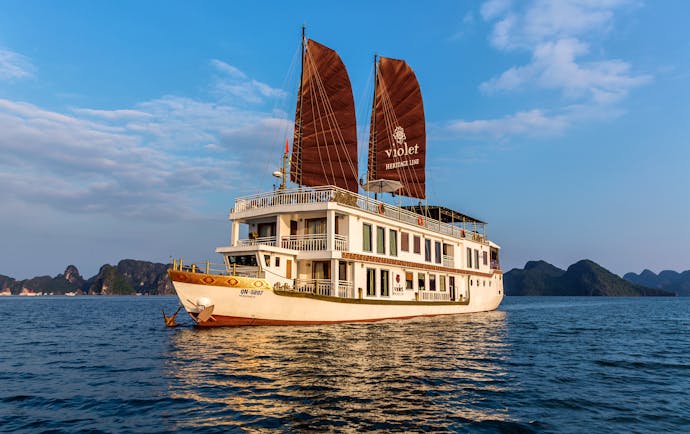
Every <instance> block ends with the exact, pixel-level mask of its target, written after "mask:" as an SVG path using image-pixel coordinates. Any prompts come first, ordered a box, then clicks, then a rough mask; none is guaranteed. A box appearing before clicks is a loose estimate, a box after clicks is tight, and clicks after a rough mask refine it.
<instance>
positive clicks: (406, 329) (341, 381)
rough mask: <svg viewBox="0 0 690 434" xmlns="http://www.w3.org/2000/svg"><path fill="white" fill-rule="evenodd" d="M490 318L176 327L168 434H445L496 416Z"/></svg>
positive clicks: (499, 324) (502, 377) (501, 416)
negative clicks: (424, 433) (176, 405)
mask: <svg viewBox="0 0 690 434" xmlns="http://www.w3.org/2000/svg"><path fill="white" fill-rule="evenodd" d="M505 335H506V319H505V313H504V312H502V311H494V312H488V313H481V314H472V315H464V316H449V317H436V318H420V319H414V320H408V321H388V322H380V323H374V324H341V325H329V326H318V327H316V326H315V327H256V328H223V329H210V330H200V329H182V330H178V331H177V332H176V333H175V334H174V335H172V336H171V345H170V351H169V354H167V355H166V357H165V360H166V375H167V377H168V378H169V392H170V395H171V397H172V398H176V399H184V400H186V401H192V403H194V402H196V404H197V405H192V407H196V408H194V410H193V411H190V412H189V413H188V414H187V415H185V417H184V418H182V419H184V422H180V424H179V425H178V426H177V428H192V427H196V428H202V427H206V428H208V427H218V428H221V427H225V428H231V427H240V426H241V427H243V428H245V429H249V428H252V429H257V430H263V429H271V428H279V427H281V428H283V429H288V430H310V429H319V430H324V429H331V430H332V429H337V430H353V431H357V430H363V429H364V430H370V429H380V430H391V429H393V430H403V429H404V430H448V429H453V427H455V428H460V427H463V426H467V425H468V424H475V423H478V422H482V421H491V422H492V423H500V422H501V421H505V420H506V419H507V410H506V409H505V408H503V407H502V405H501V402H500V401H501V399H500V394H501V393H503V392H504V391H505V388H506V387H507V386H508V384H509V378H507V377H508V376H507V372H506V371H505V365H504V364H503V363H501V362H502V361H503V360H505V358H506V357H507V355H508V352H509V350H510V349H509V348H508V345H507V344H506V340H505Z"/></svg>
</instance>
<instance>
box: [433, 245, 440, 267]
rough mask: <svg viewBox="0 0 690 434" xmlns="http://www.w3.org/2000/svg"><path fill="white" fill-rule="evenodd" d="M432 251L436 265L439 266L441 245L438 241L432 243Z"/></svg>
mask: <svg viewBox="0 0 690 434" xmlns="http://www.w3.org/2000/svg"><path fill="white" fill-rule="evenodd" d="M434 251H435V253H436V263H437V264H440V263H441V243H440V242H439V241H436V242H435V243H434Z"/></svg>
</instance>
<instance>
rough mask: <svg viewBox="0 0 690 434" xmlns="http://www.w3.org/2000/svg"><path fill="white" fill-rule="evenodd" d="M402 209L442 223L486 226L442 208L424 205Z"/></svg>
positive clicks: (466, 216) (477, 220)
mask: <svg viewBox="0 0 690 434" xmlns="http://www.w3.org/2000/svg"><path fill="white" fill-rule="evenodd" d="M402 208H403V209H406V210H408V211H412V212H414V213H417V214H420V215H423V216H425V217H427V218H430V219H434V220H438V221H441V222H443V223H451V224H452V223H478V224H486V223H485V222H483V221H481V220H479V219H476V218H474V217H470V216H468V215H467V214H463V213H461V212H458V211H453V210H452V209H449V208H446V207H443V206H424V205H408V206H403V207H402Z"/></svg>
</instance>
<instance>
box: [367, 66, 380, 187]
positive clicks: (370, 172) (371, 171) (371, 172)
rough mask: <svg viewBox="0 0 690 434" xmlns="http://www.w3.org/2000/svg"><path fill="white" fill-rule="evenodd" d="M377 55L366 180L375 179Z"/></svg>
mask: <svg viewBox="0 0 690 434" xmlns="http://www.w3.org/2000/svg"><path fill="white" fill-rule="evenodd" d="M377 58H378V55H377V54H374V96H373V97H372V100H371V123H370V124H369V132H370V140H369V158H368V164H367V182H368V181H372V180H374V179H376V90H377V89H378V84H379V71H378V64H377Z"/></svg>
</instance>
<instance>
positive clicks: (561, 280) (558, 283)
mask: <svg viewBox="0 0 690 434" xmlns="http://www.w3.org/2000/svg"><path fill="white" fill-rule="evenodd" d="M646 271H649V270H646ZM649 273H651V271H650V272H649ZM643 274H644V275H645V276H646V277H649V274H648V273H647V274H645V273H644V272H643ZM651 274H654V273H651ZM676 274H678V275H679V276H682V275H686V274H687V275H690V272H685V273H683V274H679V273H676ZM625 276H626V278H625V279H623V278H621V277H619V276H617V275H615V274H613V273H612V272H610V271H608V270H607V269H605V268H603V267H602V266H601V265H599V264H597V263H595V262H593V261H590V260H587V259H585V260H582V261H579V262H576V263H575V264H573V265H571V266H570V267H568V269H567V270H562V269H560V268H558V267H555V266H553V265H551V264H549V263H548V262H545V261H530V262H528V263H527V264H526V265H525V268H524V269H518V268H514V269H512V270H510V271H509V272H507V273H506V274H505V275H504V277H503V284H504V289H505V293H506V295H568V296H609V297H610V296H675V295H690V292H685V293H684V292H682V291H677V290H674V289H672V288H671V287H665V286H663V285H661V284H660V283H658V282H659V281H658V280H654V281H653V282H654V283H655V285H650V284H649V283H652V279H650V280H644V279H642V280H641V279H639V278H638V279H637V280H635V278H634V277H635V276H637V275H636V274H634V273H628V274H626V275H625ZM655 276H656V275H655ZM638 277H639V276H638ZM657 283H658V284H657Z"/></svg>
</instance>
